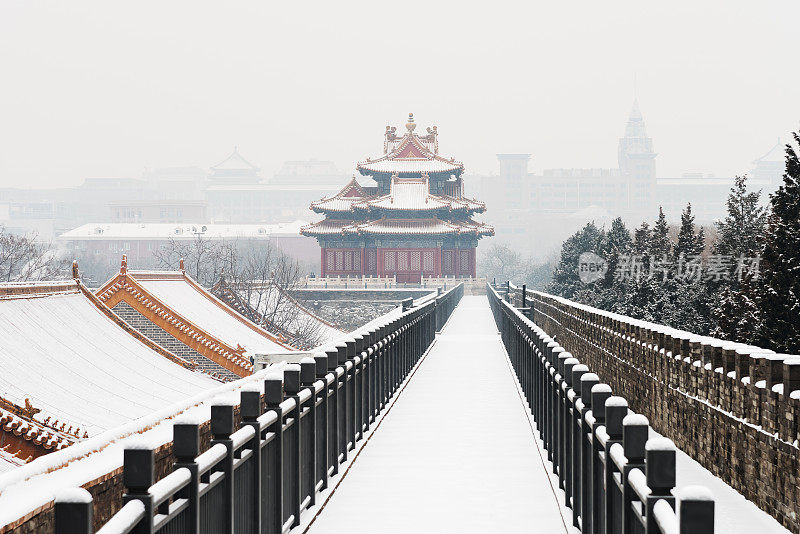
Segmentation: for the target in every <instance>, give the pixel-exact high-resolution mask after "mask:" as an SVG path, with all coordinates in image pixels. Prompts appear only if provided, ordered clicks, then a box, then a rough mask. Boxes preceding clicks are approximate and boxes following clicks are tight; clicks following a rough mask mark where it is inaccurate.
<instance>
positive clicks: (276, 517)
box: [264, 375, 283, 534]
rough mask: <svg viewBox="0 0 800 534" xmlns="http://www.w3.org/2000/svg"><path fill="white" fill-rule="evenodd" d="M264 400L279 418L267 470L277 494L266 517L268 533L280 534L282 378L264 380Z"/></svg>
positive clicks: (270, 502) (268, 506)
mask: <svg viewBox="0 0 800 534" xmlns="http://www.w3.org/2000/svg"><path fill="white" fill-rule="evenodd" d="M264 399H265V401H266V403H267V410H271V411H274V412H275V416H276V418H277V421H276V422H275V436H274V437H273V438H272V440H273V443H274V444H275V446H274V449H275V450H274V452H273V454H274V456H273V457H272V462H271V465H270V466H269V468H268V470H267V473H270V475H271V477H272V479H273V487H274V491H275V493H274V494H273V495H272V499H270V501H269V502H267V508H266V510H265V511H264V517H265V518H266V519H265V521H266V522H267V524H268V526H269V528H268V532H271V533H278V534H280V533H281V532H283V410H282V409H281V406H280V404H281V402H282V401H283V379H282V378H281V377H280V376H278V375H274V376H268V377H267V379H266V380H264Z"/></svg>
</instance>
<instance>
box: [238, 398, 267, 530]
mask: <svg viewBox="0 0 800 534" xmlns="http://www.w3.org/2000/svg"><path fill="white" fill-rule="evenodd" d="M240 403H241V404H240V406H241V415H242V427H244V426H249V427H252V428H253V431H254V434H253V438H252V439H251V440H250V445H249V447H248V448H249V449H250V450H251V451H252V457H251V458H250V462H251V465H252V469H253V474H254V476H253V484H252V486H251V488H250V497H251V499H252V501H251V502H252V503H253V506H252V510H250V513H251V515H252V520H253V528H254V529H255V530H254V532H261V522H262V518H261V473H262V470H261V424H260V423H259V422H258V418H259V417H260V416H261V414H262V413H263V411H262V409H261V387H260V385H259V384H257V383H256V384H252V385H250V386H246V387H244V388H242V391H241V393H240ZM236 498H237V499H243V498H244V497H243V496H241V495H237V496H236Z"/></svg>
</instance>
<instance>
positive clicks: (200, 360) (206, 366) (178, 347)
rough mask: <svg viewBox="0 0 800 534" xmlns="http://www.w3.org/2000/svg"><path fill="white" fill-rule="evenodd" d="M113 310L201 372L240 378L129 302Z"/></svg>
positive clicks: (226, 377) (149, 337)
mask: <svg viewBox="0 0 800 534" xmlns="http://www.w3.org/2000/svg"><path fill="white" fill-rule="evenodd" d="M112 310H114V313H116V314H117V315H118V316H119V317H120V318H122V320H123V321H125V322H126V323H128V324H129V325H130V326H131V327H133V328H134V329H135V330H136V331H137V332H139V333H140V334H142V335H144V336H145V337H147V339H149V340H150V341H152V342H154V343H157V344H158V345H160V346H162V347H164V348H165V349H167V350H168V351H170V352H172V353H173V354H175V355H176V356H179V357H181V358H184V359H186V360H189V361H191V362H194V363H196V364H197V367H198V368H199V369H200V370H201V371H203V372H205V373H209V374H212V375H216V376H218V377H221V378H222V379H223V380H225V381H230V380H238V379H239V378H240V377H239V376H238V375H236V374H235V373H232V372H231V371H229V370H227V369H225V368H224V367H222V366H221V365H219V364H217V363H215V362H213V361H211V360H209V359H208V358H206V357H205V356H203V355H202V354H200V353H199V352H197V351H196V350H194V349H192V348H191V347H189V346H187V345H184V344H183V343H181V342H180V341H179V340H178V339H177V338H175V337H174V336H172V335H171V334H170V333H168V332H167V331H166V330H164V329H163V328H161V327H160V326H158V325H156V324H155V323H153V322H152V321H150V320H149V319H148V318H147V317H145V316H144V315H142V314H141V313H139V312H138V311H137V310H135V309H134V308H133V307H132V306H131V305H130V304H128V303H127V302H124V301H121V302H119V303H117V304H116V305H115V306H114V307H113V308H112Z"/></svg>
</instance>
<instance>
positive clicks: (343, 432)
mask: <svg viewBox="0 0 800 534" xmlns="http://www.w3.org/2000/svg"><path fill="white" fill-rule="evenodd" d="M336 350H337V351H338V354H337V363H338V364H339V367H341V368H342V375H341V376H339V377H338V378H339V380H338V383H339V398H338V399H337V403H338V405H337V408H338V410H339V411H338V414H337V419H338V422H339V444H338V445H337V447H338V450H339V454H340V455H341V456H342V458H341V460H340V462H346V461H347V450H348V449H347V443H348V441H347V438H348V435H349V432H348V429H349V427H350V413H349V411H348V409H347V403H348V397H349V393H348V391H347V344H346V343H338V344H337V345H336Z"/></svg>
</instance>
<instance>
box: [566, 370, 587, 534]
mask: <svg viewBox="0 0 800 534" xmlns="http://www.w3.org/2000/svg"><path fill="white" fill-rule="evenodd" d="M588 372H589V368H588V367H587V366H586V365H584V364H582V363H579V364H578V365H575V366H574V367H573V368H572V388H573V395H572V399H571V402H570V407H569V411H570V413H571V416H570V426H571V427H572V429H571V432H570V433H571V435H572V438H571V441H572V495H571V497H572V500H571V502H570V506H571V507H572V526H574V527H580V523H578V518H580V517H581V512H582V508H581V466H582V465H583V463H582V459H581V456H582V455H581V452H582V450H583V439H582V436H581V418H582V417H583V414H582V413H581V411H580V409H579V403H578V401H579V400H580V399H579V397H580V394H581V378H582V377H583V375H585V374H586V373H588Z"/></svg>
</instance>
